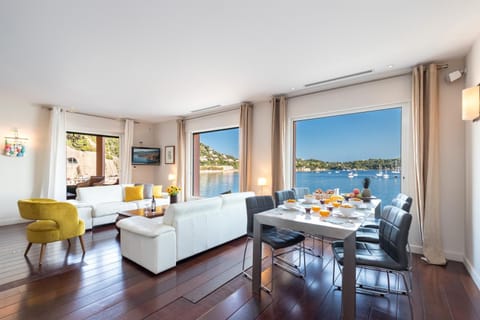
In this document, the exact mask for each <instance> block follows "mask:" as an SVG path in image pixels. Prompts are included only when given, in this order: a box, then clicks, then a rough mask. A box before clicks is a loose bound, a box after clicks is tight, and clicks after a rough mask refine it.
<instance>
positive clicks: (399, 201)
mask: <svg viewBox="0 0 480 320" xmlns="http://www.w3.org/2000/svg"><path fill="white" fill-rule="evenodd" d="M392 206H394V207H397V208H400V209H403V210H405V211H407V212H410V208H411V207H412V197H409V196H407V195H406V194H404V193H399V194H397V196H396V197H395V198H393V200H392Z"/></svg>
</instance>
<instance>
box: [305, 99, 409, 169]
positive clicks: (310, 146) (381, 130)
mask: <svg viewBox="0 0 480 320" xmlns="http://www.w3.org/2000/svg"><path fill="white" fill-rule="evenodd" d="M401 117H402V111H401V108H393V109H384V110H379V111H369V112H360V113H352V114H346V115H339V116H331V117H324V118H317V119H310V120H301V121H297V157H298V158H302V159H318V160H324V161H351V160H366V159H370V158H372V159H376V158H383V159H391V158H399V157H400V147H401Z"/></svg>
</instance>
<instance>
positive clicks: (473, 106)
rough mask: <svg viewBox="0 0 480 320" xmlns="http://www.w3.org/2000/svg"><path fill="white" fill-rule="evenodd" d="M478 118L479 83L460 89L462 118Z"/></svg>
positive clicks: (479, 109)
mask: <svg viewBox="0 0 480 320" xmlns="http://www.w3.org/2000/svg"><path fill="white" fill-rule="evenodd" d="M479 118H480V85H477V86H475V87H472V88H467V89H463V91H462V120H473V121H476V120H478V119H479Z"/></svg>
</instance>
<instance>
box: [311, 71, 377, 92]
mask: <svg viewBox="0 0 480 320" xmlns="http://www.w3.org/2000/svg"><path fill="white" fill-rule="evenodd" d="M372 72H373V69H370V70H365V71H360V72H357V73H352V74H347V75H344V76H340V77H336V78H331V79H327V80H322V81H317V82H312V83H307V84H306V85H305V88H308V87H314V86H318V85H321V84H325V83H329V82H334V81H338V80H344V79H348V78H353V77H358V76H362V75H364V74H368V73H372Z"/></svg>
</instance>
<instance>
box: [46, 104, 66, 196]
mask: <svg viewBox="0 0 480 320" xmlns="http://www.w3.org/2000/svg"><path fill="white" fill-rule="evenodd" d="M49 133H50V140H49V156H48V169H47V172H46V173H45V180H44V183H43V186H42V195H41V196H42V197H46V198H51V199H55V200H59V201H62V200H65V199H66V198H67V187H66V184H67V173H66V172H67V167H66V166H67V165H66V162H67V151H66V143H67V141H66V140H67V138H66V132H65V112H64V110H62V108H60V107H52V108H51V109H50V124H49Z"/></svg>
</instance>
